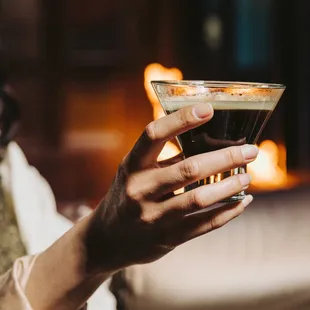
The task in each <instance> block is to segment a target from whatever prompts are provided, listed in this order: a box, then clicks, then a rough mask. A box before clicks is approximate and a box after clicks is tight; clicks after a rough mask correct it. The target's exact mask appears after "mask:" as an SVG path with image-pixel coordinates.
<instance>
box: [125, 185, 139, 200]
mask: <svg viewBox="0 0 310 310" xmlns="http://www.w3.org/2000/svg"><path fill="white" fill-rule="evenodd" d="M126 196H127V198H129V199H130V200H131V201H134V202H139V201H141V199H142V194H141V191H140V190H139V189H138V187H137V186H135V185H134V184H133V183H132V182H128V184H127V186H126Z"/></svg>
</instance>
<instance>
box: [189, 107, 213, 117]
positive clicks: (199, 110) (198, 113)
mask: <svg viewBox="0 0 310 310" xmlns="http://www.w3.org/2000/svg"><path fill="white" fill-rule="evenodd" d="M211 113H212V106H211V104H210V103H204V104H200V105H198V106H196V107H194V108H193V115H194V116H195V117H196V118H198V119H204V118H206V117H208V116H210V114H211Z"/></svg>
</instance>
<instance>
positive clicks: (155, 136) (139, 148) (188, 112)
mask: <svg viewBox="0 0 310 310" xmlns="http://www.w3.org/2000/svg"><path fill="white" fill-rule="evenodd" d="M212 116H213V109H212V106H211V105H210V104H209V103H202V104H199V105H195V106H189V107H185V108H183V109H180V110H178V111H177V112H175V113H172V114H170V115H168V116H165V117H162V118H160V119H158V120H155V121H153V122H151V123H150V124H148V126H147V127H146V128H145V131H144V132H143V134H142V136H141V137H140V138H139V140H138V141H137V143H136V144H135V146H134V148H133V150H132V151H131V152H130V154H129V156H128V160H129V163H130V164H131V165H133V166H135V165H139V166H142V167H145V166H148V165H150V164H152V163H154V162H156V160H157V157H158V155H159V154H160V152H161V150H162V148H163V146H164V144H165V143H166V142H167V141H168V140H171V139H172V138H174V137H175V136H177V135H179V134H181V133H183V132H185V131H188V130H190V129H192V128H195V127H197V126H199V125H202V124H204V123H206V122H207V121H209V120H210V119H211V118H212Z"/></svg>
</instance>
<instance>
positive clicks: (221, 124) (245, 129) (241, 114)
mask: <svg viewBox="0 0 310 310" xmlns="http://www.w3.org/2000/svg"><path fill="white" fill-rule="evenodd" d="M271 112H272V111H270V110H214V116H213V118H212V119H211V120H210V121H209V122H208V123H206V124H204V125H202V126H200V127H197V128H195V129H192V130H190V131H188V132H185V133H183V134H181V135H179V136H178V140H179V142H180V144H181V146H182V149H183V152H184V155H185V156H186V157H189V156H193V155H197V154H201V153H205V152H211V151H215V150H219V149H222V148H225V147H229V146H235V145H242V144H245V143H250V144H253V143H256V140H257V138H258V136H259V134H260V132H261V130H262V129H263V125H264V124H265V122H266V121H267V120H268V118H269V116H270V114H271ZM171 113H172V112H171ZM169 114H170V113H169Z"/></svg>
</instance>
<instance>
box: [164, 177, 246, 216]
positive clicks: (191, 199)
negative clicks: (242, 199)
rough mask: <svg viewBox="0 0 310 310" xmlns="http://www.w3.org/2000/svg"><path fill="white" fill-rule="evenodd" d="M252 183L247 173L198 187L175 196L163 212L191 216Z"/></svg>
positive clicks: (166, 204)
mask: <svg viewBox="0 0 310 310" xmlns="http://www.w3.org/2000/svg"><path fill="white" fill-rule="evenodd" d="M250 182H251V176H250V175H249V174H247V173H245V174H239V175H235V176H232V177H229V178H227V179H224V180H223V181H220V182H217V183H213V184H210V185H205V186H201V187H198V188H196V189H194V190H191V191H189V192H186V193H184V194H181V195H177V196H174V197H172V198H170V199H168V200H166V201H165V202H164V203H163V210H166V211H165V212H167V213H170V214H171V213H174V214H180V215H186V214H190V213H193V212H196V211H199V210H203V209H206V208H207V207H209V206H211V205H213V204H215V203H216V202H218V201H221V200H223V199H225V198H227V197H230V196H233V195H234V194H237V193H239V192H241V191H243V190H245V189H246V188H248V186H249V184H250Z"/></svg>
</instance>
